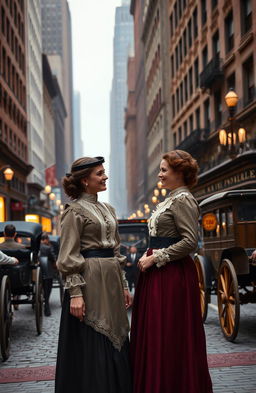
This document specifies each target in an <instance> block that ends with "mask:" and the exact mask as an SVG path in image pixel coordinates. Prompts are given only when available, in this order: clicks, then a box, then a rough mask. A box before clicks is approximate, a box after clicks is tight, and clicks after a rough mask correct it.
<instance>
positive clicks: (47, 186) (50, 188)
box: [44, 184, 52, 194]
mask: <svg viewBox="0 0 256 393" xmlns="http://www.w3.org/2000/svg"><path fill="white" fill-rule="evenodd" d="M44 192H45V193H46V194H50V193H51V192H52V187H51V186H50V185H49V184H47V185H46V186H45V187H44Z"/></svg>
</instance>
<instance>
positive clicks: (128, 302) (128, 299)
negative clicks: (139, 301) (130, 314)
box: [124, 289, 133, 309]
mask: <svg viewBox="0 0 256 393" xmlns="http://www.w3.org/2000/svg"><path fill="white" fill-rule="evenodd" d="M132 301H133V298H132V295H131V294H130V292H129V291H128V289H125V290H124V302H125V307H126V309H127V308H129V307H131V305H132Z"/></svg>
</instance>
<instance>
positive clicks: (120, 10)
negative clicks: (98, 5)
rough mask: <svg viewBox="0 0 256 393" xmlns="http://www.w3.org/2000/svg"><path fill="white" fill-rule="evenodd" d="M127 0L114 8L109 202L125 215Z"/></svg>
mask: <svg viewBox="0 0 256 393" xmlns="http://www.w3.org/2000/svg"><path fill="white" fill-rule="evenodd" d="M129 4H130V2H129V1H128V0H123V1H122V5H121V6H120V7H117V8H116V14H115V33H114V57H113V67H114V68H113V80H112V89H111V98H110V99H111V103H110V143H111V145H110V174H111V176H110V201H111V203H112V204H113V205H114V206H115V208H116V210H117V214H118V216H119V217H121V216H126V215H127V201H126V170H125V129H124V122H125V107H126V100H127V59H128V55H129V50H130V49H131V48H132V47H133V20H132V16H131V15H130V11H129Z"/></svg>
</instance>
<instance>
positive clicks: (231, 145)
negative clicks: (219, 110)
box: [219, 89, 246, 159]
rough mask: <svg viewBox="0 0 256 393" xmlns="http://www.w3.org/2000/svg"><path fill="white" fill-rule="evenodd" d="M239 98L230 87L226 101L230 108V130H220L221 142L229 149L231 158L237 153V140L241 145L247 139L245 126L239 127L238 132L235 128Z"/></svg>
mask: <svg viewBox="0 0 256 393" xmlns="http://www.w3.org/2000/svg"><path fill="white" fill-rule="evenodd" d="M238 99H239V98H238V95H237V94H236V92H235V91H234V90H233V89H230V90H229V92H228V93H227V94H226V95H225V102H226V105H227V107H228V110H229V121H230V131H229V132H227V131H226V130H224V129H221V130H220V131H219V141H220V144H221V145H222V146H225V147H226V148H227V149H228V150H229V156H230V158H231V159H233V158H235V157H236V155H237V148H236V144H237V142H239V143H240V145H241V144H243V143H244V142H245V141H246V130H245V129H244V128H242V127H241V128H239V129H238V131H237V132H236V131H235V130H234V119H235V110H236V106H237V103H238Z"/></svg>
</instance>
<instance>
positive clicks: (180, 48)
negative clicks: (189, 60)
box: [179, 39, 183, 64]
mask: <svg viewBox="0 0 256 393" xmlns="http://www.w3.org/2000/svg"><path fill="white" fill-rule="evenodd" d="M179 54H180V64H182V61H183V53H182V39H180V41H179Z"/></svg>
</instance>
